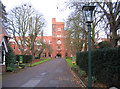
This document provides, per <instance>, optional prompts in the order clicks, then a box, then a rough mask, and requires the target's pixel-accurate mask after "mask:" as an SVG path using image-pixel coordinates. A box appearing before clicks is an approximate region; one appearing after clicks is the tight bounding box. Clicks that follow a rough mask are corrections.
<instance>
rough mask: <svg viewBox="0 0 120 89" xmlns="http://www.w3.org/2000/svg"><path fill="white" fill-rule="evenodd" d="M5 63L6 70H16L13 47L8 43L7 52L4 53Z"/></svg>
mask: <svg viewBox="0 0 120 89" xmlns="http://www.w3.org/2000/svg"><path fill="white" fill-rule="evenodd" d="M5 57H6V59H5V63H6V71H11V72H13V71H15V70H16V66H15V63H16V60H15V59H16V58H15V53H14V52H13V49H12V48H11V46H10V44H8V52H7V53H6V55H5Z"/></svg>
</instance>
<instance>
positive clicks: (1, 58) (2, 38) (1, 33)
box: [0, 24, 9, 71]
mask: <svg viewBox="0 0 120 89" xmlns="http://www.w3.org/2000/svg"><path fill="white" fill-rule="evenodd" d="M8 37H9V35H8V33H7V32H6V31H5V29H4V28H3V27H2V25H1V24H0V66H2V71H5V54H6V52H8V47H7V43H8ZM0 71H1V70H0Z"/></svg>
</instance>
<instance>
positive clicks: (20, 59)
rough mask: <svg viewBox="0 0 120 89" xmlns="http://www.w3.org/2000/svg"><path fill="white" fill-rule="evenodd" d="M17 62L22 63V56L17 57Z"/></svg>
mask: <svg viewBox="0 0 120 89" xmlns="http://www.w3.org/2000/svg"><path fill="white" fill-rule="evenodd" d="M19 63H20V64H22V63H23V57H22V56H20V57H19Z"/></svg>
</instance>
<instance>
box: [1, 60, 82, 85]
mask: <svg viewBox="0 0 120 89" xmlns="http://www.w3.org/2000/svg"><path fill="white" fill-rule="evenodd" d="M2 83H3V87H83V86H82V84H81V82H80V81H79V79H77V77H76V76H75V75H74V73H73V72H72V71H71V69H70V68H69V67H68V65H67V63H66V61H65V60H64V59H61V58H58V59H53V60H50V61H48V62H45V63H42V64H39V65H37V66H35V67H29V68H26V69H23V70H22V71H20V72H18V73H12V74H7V75H3V82H2Z"/></svg>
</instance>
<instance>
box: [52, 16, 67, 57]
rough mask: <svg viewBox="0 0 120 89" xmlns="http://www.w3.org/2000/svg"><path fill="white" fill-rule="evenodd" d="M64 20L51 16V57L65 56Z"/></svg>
mask: <svg viewBox="0 0 120 89" xmlns="http://www.w3.org/2000/svg"><path fill="white" fill-rule="evenodd" d="M64 40H65V38H64V22H56V18H52V57H53V58H54V57H62V58H64V57H65V42H64Z"/></svg>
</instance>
